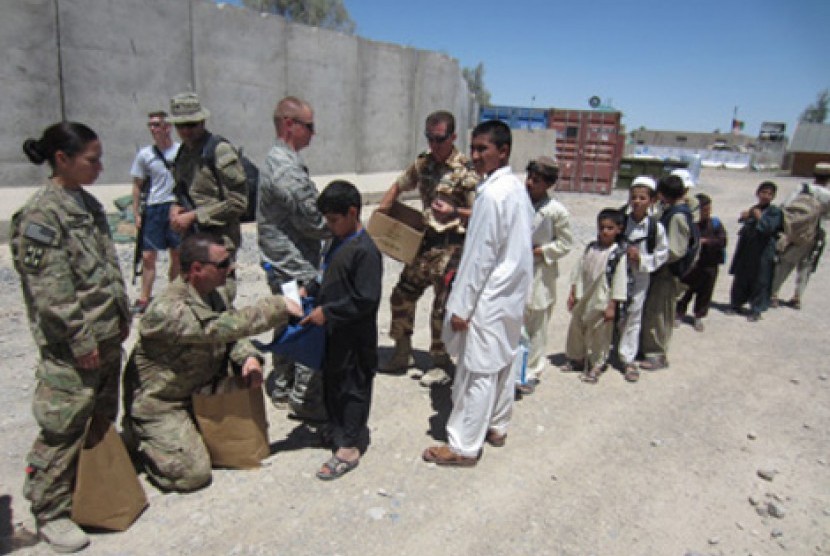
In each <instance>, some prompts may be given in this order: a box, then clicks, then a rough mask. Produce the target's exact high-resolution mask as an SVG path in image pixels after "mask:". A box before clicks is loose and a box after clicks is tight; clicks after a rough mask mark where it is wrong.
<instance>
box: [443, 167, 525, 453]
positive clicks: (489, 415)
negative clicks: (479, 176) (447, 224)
mask: <svg viewBox="0 0 830 556" xmlns="http://www.w3.org/2000/svg"><path fill="white" fill-rule="evenodd" d="M533 214H534V212H533V207H532V205H531V204H530V198H529V197H528V195H527V191H526V190H525V187H524V186H523V185H522V183H521V182H520V181H519V180H518V178H516V176H515V175H514V174H513V172H512V170H511V169H510V167H508V166H505V167H502V168H499V169H498V170H495V171H494V172H492V173H491V174H490V175H489V176H487V177H486V178H485V179H484V181H483V182H482V183H481V184H479V186H478V188H477V191H476V201H475V209H474V210H473V214H472V217H471V218H470V223H469V226H468V228H467V239H466V240H465V242H464V250H463V253H462V256H461V263H460V264H459V267H458V273H457V274H456V277H455V283H454V284H453V286H452V292H451V293H450V296H449V299H448V300H447V309H446V318H445V322H444V332H443V337H444V341H445V343H446V345H447V349H448V351H449V352H450V354H451V355H453V356H455V357H456V358H457V365H456V372H455V382H454V384H453V389H452V402H453V407H452V412H451V413H450V417H449V420H448V421H447V438H448V441H449V447H450V449H451V450H452V451H453V452H454V453H456V454H459V455H461V456H464V457H477V456H478V454H479V451H480V450H481V446H482V445H483V443H484V437H485V435H486V434H487V430H488V429H493V430H494V431H496V432H497V433H499V434H505V433H506V432H507V426H508V424H509V422H510V416H511V414H512V411H513V395H514V394H513V388H514V382H513V377H512V375H511V366H512V363H513V359H514V358H515V357H516V353H517V350H518V345H519V338H520V336H521V328H522V319H523V316H524V308H525V304H526V302H527V299H528V295H529V292H530V283H531V278H532V275H533V252H532V244H531V234H532V223H533ZM452 315H456V316H458V317H460V318H462V319H464V320H466V321H467V322H468V325H469V327H468V329H467V330H466V331H462V332H455V331H453V330H452V327H451V326H450V324H449V319H450V318H451V317H452Z"/></svg>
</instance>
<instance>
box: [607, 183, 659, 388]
mask: <svg viewBox="0 0 830 556" xmlns="http://www.w3.org/2000/svg"><path fill="white" fill-rule="evenodd" d="M656 195H657V184H656V183H655V182H654V180H653V179H652V178H650V177H648V176H638V177H636V178H634V181H633V182H632V183H631V189H630V190H629V193H628V207H629V209H630V212H629V213H628V216H627V217H626V222H625V232H624V233H623V236H624V237H625V240H626V243H627V244H628V248H627V251H626V255H627V256H628V272H629V274H630V276H629V292H628V293H629V299H628V306H627V307H626V311H625V318H624V319H622V321H621V322H620V340H619V345H618V347H617V353H618V355H619V358H620V362H621V363H622V364H623V373H624V376H625V379H626V380H627V381H629V382H637V380H639V378H640V370H639V369H638V368H637V364H636V363H635V361H634V360H635V358H636V357H637V350H638V348H639V347H640V326H641V325H642V321H643V305H644V304H645V301H646V293H648V284H649V276H650V274H651V273H652V272H654V271H655V270H657V269H658V268H660V267H661V266H663V264H664V263H665V262H666V261H667V260H668V258H669V242H668V240H667V239H666V231H665V229H663V225H662V224H661V223H660V221H659V220H658V219H657V218H655V217H653V216H649V214H648V212H649V209H650V208H651V205H652V204H653V202H654V198H655V196H656Z"/></svg>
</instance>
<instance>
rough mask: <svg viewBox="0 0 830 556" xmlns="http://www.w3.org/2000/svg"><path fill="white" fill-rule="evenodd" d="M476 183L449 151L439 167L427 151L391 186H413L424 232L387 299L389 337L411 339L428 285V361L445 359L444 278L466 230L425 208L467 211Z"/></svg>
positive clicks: (461, 158)
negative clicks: (436, 205) (443, 205)
mask: <svg viewBox="0 0 830 556" xmlns="http://www.w3.org/2000/svg"><path fill="white" fill-rule="evenodd" d="M479 181H480V178H479V176H478V174H476V173H475V171H474V170H473V169H472V164H471V163H470V161H469V159H468V158H467V157H466V156H464V155H463V154H461V153H460V152H459V151H458V150H457V149H455V148H453V151H452V154H450V156H449V158H448V159H447V160H446V162H444V163H438V162H436V161H435V159H433V158H432V155H431V154H430V153H429V152H426V153H423V154H421V155H420V156H418V159H417V160H416V161H415V163H414V164H412V165H410V166H409V168H407V169H406V170H405V171H404V172H403V174H401V175H400V176H399V177H398V179H397V180H396V182H395V183H396V184H397V186H398V188H399V189H400V190H401V192H404V191H411V190H413V189H415V188H416V187H417V189H418V193H419V194H420V196H421V201H422V203H423V207H424V221H425V223H426V225H427V231H426V234H425V236H424V240H423V243H422V244H421V249H420V251H419V252H418V255H417V256H416V257H415V258H414V259H413V260H412V262H411V263H409V264H408V265H406V266H405V267H404V269H403V271H402V272H401V275H400V278H399V279H398V283H397V285H396V286H395V289H394V290H393V291H392V295H391V297H390V299H389V301H390V304H391V307H392V322H391V324H390V327H389V335H390V336H391V337H392V339H394V340H396V341H397V340H401V339H403V338H404V337H408V336H412V331H413V325H414V321H415V307H416V304H417V303H418V299H420V297H421V296H422V295H423V293H424V291H425V290H426V289H427V288H428V287H429V286H432V287H433V291H434V294H435V299H434V301H433V303H432V312H431V314H430V325H431V326H430V328H431V331H432V343H431V344H430V347H429V353H430V355H431V356H432V359H433V361H446V360H447V358H448V356H447V351H446V349H445V347H444V343H443V342H442V341H441V328H442V327H443V324H444V306H445V305H446V302H447V294H448V293H449V292H448V288H447V287H446V284H445V281H444V280H445V276H446V275H447V273H448V272H450V271H452V270H455V269H456V268H457V267H458V262H459V260H460V259H461V247H462V245H463V243H464V232H465V231H466V230H465V228H464V223H463V222H462V220H461V219H460V218H454V219H452V220H450V221H449V222H446V223H441V222H439V221H438V220H437V219H436V217H435V215H434V214H432V210H431V209H430V205H431V204H432V202H433V201H434V200H436V199H440V200H444V201H447V202H449V203H451V204H453V205H454V206H455V207H456V208H471V207H472V205H473V200H474V198H475V190H476V186H477V185H478V182H479Z"/></svg>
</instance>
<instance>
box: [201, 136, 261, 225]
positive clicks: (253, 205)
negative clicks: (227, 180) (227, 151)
mask: <svg viewBox="0 0 830 556" xmlns="http://www.w3.org/2000/svg"><path fill="white" fill-rule="evenodd" d="M222 142H225V143H228V144H230V142H229V141H228V140H227V139H225V138H224V137H222V136H221V135H216V134H211V136H210V137H209V138H208V140H207V143H205V146H204V148H202V160H203V161H204V162H205V164H207V166H208V168H210V172H211V174H213V179H215V180H216V183H217V185H218V186H219V198H220V199H222V200H224V199H225V185H224V184H223V183H222V180H221V179H220V178H219V172H218V171H217V170H216V147H217V145H219V143H222ZM238 155H239V162H240V163H241V164H242V168H244V169H245V184H246V186H247V189H248V207H247V208H246V209H245V212H244V213H242V215H241V216H240V217H239V221H240V222H256V211H257V199H258V193H259V168H257V167H256V164H254V163H253V162H251V159H249V158H248V157H247V156H245V155H244V154H242V149H241V148H240V149H239V151H238Z"/></svg>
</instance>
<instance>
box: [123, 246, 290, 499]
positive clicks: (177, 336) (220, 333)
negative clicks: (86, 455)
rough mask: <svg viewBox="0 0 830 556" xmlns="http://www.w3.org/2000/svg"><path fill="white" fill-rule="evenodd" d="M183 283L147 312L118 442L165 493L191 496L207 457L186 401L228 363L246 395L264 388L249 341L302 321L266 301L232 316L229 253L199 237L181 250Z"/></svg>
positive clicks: (130, 368)
mask: <svg viewBox="0 0 830 556" xmlns="http://www.w3.org/2000/svg"><path fill="white" fill-rule="evenodd" d="M180 259H181V275H180V277H179V278H177V279H176V280H175V281H174V282H173V283H172V284H170V285H169V286H168V288H167V289H166V290H165V291H164V293H162V294H161V295H160V296H158V297H157V298H156V299H155V300H153V301H152V302H151V303H150V305H149V306H148V307H147V311H146V313H145V314H144V317H143V318H142V319H141V324H140V326H139V330H138V332H139V336H138V340H137V342H136V345H135V348H134V350H133V352H132V354H131V355H130V359H129V361H128V362H127V367H126V369H125V371H124V419H123V423H122V424H123V428H124V435H125V438H126V440H127V444H128V446H129V447H130V448H131V450H133V451H136V450H137V452H138V454H139V456H140V457H141V459H142V460H143V462H144V469H145V471H146V473H147V476H148V478H149V479H150V480H151V481H152V482H153V483H154V484H156V485H157V486H158V487H159V488H161V489H163V490H173V491H179V492H188V491H193V490H196V489H199V488H202V487H204V486H206V485H207V484H208V483H210V480H211V470H210V469H211V465H210V456H209V454H208V452H207V448H206V447H205V445H204V442H203V441H202V437H201V435H200V434H199V431H198V429H197V428H196V424H195V423H194V421H193V417H192V402H191V396H192V394H193V393H194V392H196V391H197V390H199V389H201V388H202V387H203V386H205V385H209V384H210V383H211V381H212V380H213V379H215V378H220V377H223V376H227V374H228V371H229V363H230V364H233V365H235V366H237V367H238V368H240V369H241V374H242V376H243V377H247V378H248V382H249V385H250V387H251V388H260V387H261V385H262V366H261V364H262V356H261V355H260V354H259V352H258V351H257V350H256V348H254V346H253V345H252V344H251V342H250V341H248V340H247V339H245V338H246V337H248V336H251V335H255V334H259V333H261V332H265V331H268V330H272V329H274V328H282V327H284V326H285V325H286V324H287V322H288V318H289V316H292V315H293V316H301V315H302V311H301V310H300V307H299V305H298V304H297V303H295V302H293V301H291V300H288V299H284V298H283V297H281V296H268V297H266V298H263V299H260V300H259V301H258V302H257V303H256V304H254V305H252V306H249V307H244V308H241V309H234V308H233V307H232V305H231V301H230V300H229V299H228V297H227V293H226V291H225V289H224V288H222V286H223V285H224V284H225V280H226V278H227V276H228V274H229V273H230V272H232V271H233V263H232V259H231V256H230V253H229V251H228V249H227V248H226V247H225V246H224V245H223V244H222V242H221V241H220V240H219V239H217V238H215V237H213V236H212V235H210V234H207V233H204V232H199V233H196V234H192V235H190V236H188V237H186V238H185V240H184V241H183V242H182V246H181V254H180Z"/></svg>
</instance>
